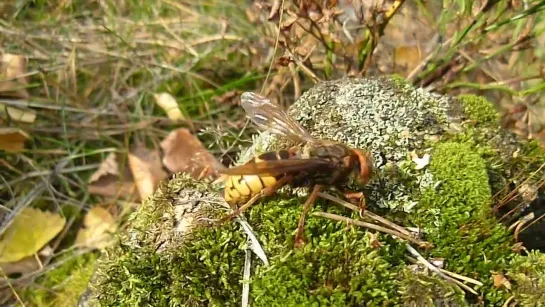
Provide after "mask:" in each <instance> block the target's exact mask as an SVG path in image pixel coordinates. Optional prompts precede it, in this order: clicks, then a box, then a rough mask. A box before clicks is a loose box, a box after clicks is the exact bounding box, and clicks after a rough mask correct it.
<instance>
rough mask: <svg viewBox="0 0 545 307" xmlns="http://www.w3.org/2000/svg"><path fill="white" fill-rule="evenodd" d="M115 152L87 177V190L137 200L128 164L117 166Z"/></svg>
mask: <svg viewBox="0 0 545 307" xmlns="http://www.w3.org/2000/svg"><path fill="white" fill-rule="evenodd" d="M119 163H120V159H119V157H118V155H117V154H115V153H110V154H109V155H108V157H106V159H104V161H103V162H102V163H101V165H100V166H99V168H98V170H97V171H96V172H94V173H93V174H92V175H91V177H90V178H89V185H88V186H87V190H88V191H89V193H91V194H95V195H101V196H105V197H113V198H122V199H127V200H139V197H140V196H139V194H138V191H137V189H136V185H135V183H134V181H133V177H132V173H131V170H130V169H129V167H128V165H124V166H123V168H122V169H120V167H119Z"/></svg>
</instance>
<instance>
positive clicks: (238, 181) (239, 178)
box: [225, 175, 276, 204]
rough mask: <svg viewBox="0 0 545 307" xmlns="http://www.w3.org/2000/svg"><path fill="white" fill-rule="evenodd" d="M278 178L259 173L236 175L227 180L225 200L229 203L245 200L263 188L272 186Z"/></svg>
mask: <svg viewBox="0 0 545 307" xmlns="http://www.w3.org/2000/svg"><path fill="white" fill-rule="evenodd" d="M275 182H276V178H274V177H272V176H259V175H234V176H230V177H229V179H227V181H226V182H225V200H226V201H227V203H229V204H236V203H240V202H245V201H247V200H248V199H249V198H251V197H252V196H254V195H256V194H258V193H259V192H261V190H263V189H265V188H267V187H270V186H272V185H273V184H274V183H275Z"/></svg>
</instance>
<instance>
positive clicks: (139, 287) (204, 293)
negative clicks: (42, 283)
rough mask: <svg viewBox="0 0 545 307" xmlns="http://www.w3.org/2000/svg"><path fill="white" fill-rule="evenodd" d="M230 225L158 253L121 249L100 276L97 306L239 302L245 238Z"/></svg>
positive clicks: (202, 232)
mask: <svg viewBox="0 0 545 307" xmlns="http://www.w3.org/2000/svg"><path fill="white" fill-rule="evenodd" d="M234 228H235V227H234V224H228V225H226V226H224V227H221V228H216V229H210V228H205V227H201V228H199V229H197V230H195V231H194V233H193V234H192V235H191V238H190V239H189V244H184V245H181V246H179V247H178V248H173V249H169V250H167V251H165V252H162V253H158V252H157V250H156V249H155V248H150V247H149V246H144V247H142V248H134V247H132V246H123V245H120V247H119V249H118V250H117V251H115V254H116V257H118V258H117V259H111V260H112V261H111V262H110V263H109V264H110V265H109V266H108V267H109V268H108V271H105V272H101V275H100V282H99V283H98V285H97V286H98V287H99V289H100V293H101V294H100V295H99V296H98V300H99V301H100V304H101V305H102V306H144V305H147V306H149V305H151V306H188V305H189V306H202V305H208V303H211V304H212V305H234V304H235V303H236V302H237V300H238V299H239V294H240V293H241V286H240V283H239V282H238V281H239V279H240V277H241V272H242V265H243V259H244V252H243V250H242V249H241V248H240V245H241V244H242V243H243V242H244V236H243V235H242V233H240V232H236V231H234V230H235V229H234Z"/></svg>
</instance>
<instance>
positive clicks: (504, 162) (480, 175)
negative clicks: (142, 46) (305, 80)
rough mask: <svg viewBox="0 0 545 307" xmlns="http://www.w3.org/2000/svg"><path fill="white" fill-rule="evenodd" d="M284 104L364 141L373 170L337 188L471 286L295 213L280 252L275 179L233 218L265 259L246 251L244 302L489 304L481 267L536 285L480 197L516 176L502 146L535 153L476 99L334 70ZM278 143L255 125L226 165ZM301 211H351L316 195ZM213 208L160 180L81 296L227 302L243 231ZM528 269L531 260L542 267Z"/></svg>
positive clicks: (332, 135) (294, 200) (113, 302)
mask: <svg viewBox="0 0 545 307" xmlns="http://www.w3.org/2000/svg"><path fill="white" fill-rule="evenodd" d="M289 113H290V115H292V116H293V117H294V118H295V119H297V120H298V121H299V122H300V123H301V124H302V125H303V126H304V127H305V128H307V129H308V130H309V131H310V133H311V134H312V135H313V136H315V137H318V138H329V139H333V140H336V141H342V142H345V143H346V144H348V145H350V146H353V147H357V148H362V149H365V150H368V151H369V152H370V153H371V154H372V155H373V158H374V160H375V162H376V164H377V166H378V167H377V173H376V176H375V177H374V179H373V180H372V181H371V182H370V183H369V184H368V185H366V186H365V187H358V186H356V185H355V183H353V184H351V187H350V188H352V189H358V188H359V189H361V190H363V191H364V193H365V195H366V197H367V206H368V208H369V210H371V211H373V212H375V213H378V214H380V215H382V216H384V217H386V218H388V219H389V220H391V221H395V222H396V223H397V224H399V225H402V226H405V227H415V228H418V229H420V230H421V231H422V233H423V234H422V236H423V238H424V239H425V240H427V241H429V242H431V243H433V245H434V247H433V248H431V249H430V250H423V249H420V250H419V252H420V253H421V254H422V255H423V256H424V257H426V258H429V259H431V258H441V259H443V260H442V261H441V263H442V264H443V265H444V268H445V269H446V270H448V271H451V272H455V273H458V274H461V275H465V276H468V277H471V278H474V279H476V280H478V281H479V282H481V283H482V286H475V285H472V284H468V286H470V287H473V288H475V289H476V291H477V293H478V295H474V294H471V293H467V292H464V290H462V288H460V287H459V286H458V285H456V284H454V283H451V282H448V281H446V280H445V279H443V278H441V277H439V276H438V275H436V274H434V273H430V272H429V271H428V270H427V269H425V268H423V267H422V266H420V265H416V264H414V263H412V262H411V261H409V260H408V259H407V257H406V256H409V254H408V253H407V251H406V243H404V242H401V241H399V240H394V239H393V238H392V237H391V236H390V235H387V234H384V233H379V232H375V233H372V232H371V231H368V230H367V229H365V228H361V227H357V226H354V225H351V226H349V225H346V224H344V223H341V222H335V221H332V220H329V219H325V218H321V217H317V216H309V217H308V218H307V222H306V226H305V238H306V241H307V244H306V245H305V247H304V248H302V249H298V250H294V249H293V243H294V236H295V229H296V228H297V220H298V218H299V215H300V213H301V209H302V208H301V204H302V203H303V202H304V195H305V194H306V193H307V192H306V190H305V189H290V188H285V189H282V190H281V191H279V193H277V195H276V196H274V197H270V198H267V199H264V200H262V201H261V202H260V203H259V204H256V205H254V206H253V207H252V208H251V209H250V210H249V211H247V212H246V214H245V216H246V217H247V220H248V222H249V224H250V225H251V226H252V228H253V230H254V233H255V234H256V236H257V238H258V240H259V242H260V243H261V246H262V247H263V249H264V251H265V253H266V254H267V257H268V260H269V262H270V265H269V266H266V265H264V264H263V262H262V261H261V260H259V259H258V258H257V257H255V256H254V257H253V260H252V267H251V268H252V275H251V276H252V280H251V284H250V298H251V304H252V305H253V306H273V305H283V306H292V305H335V306H336V305H339V306H363V305H407V306H426V305H434V304H436V305H443V306H465V305H470V304H475V303H477V302H479V301H480V302H484V303H485V304H486V305H501V304H503V303H504V302H505V301H506V300H507V299H509V297H510V296H511V293H510V292H509V291H508V290H507V289H504V288H496V287H494V283H493V277H492V272H500V273H501V272H506V273H508V272H507V270H508V269H509V270H511V271H512V272H515V273H513V274H515V275H516V276H518V278H519V279H520V280H524V281H525V287H524V288H520V289H519V288H517V286H516V283H515V284H513V288H512V289H511V291H513V292H515V293H517V296H516V297H524V298H527V297H528V295H531V294H532V293H540V292H539V291H543V290H545V289H543V287H544V286H545V285H543V284H535V287H533V288H532V286H528V285H531V284H532V283H531V282H528V281H527V280H526V279H523V278H522V277H520V272H521V271H524V269H520V270H517V269H516V268H513V267H512V266H510V265H511V263H513V264H516V265H517V266H518V267H521V268H522V267H523V265H522V264H527V262H525V259H526V258H524V257H525V256H521V255H519V254H517V252H516V250H515V251H514V250H513V248H512V247H513V246H514V245H515V243H516V242H515V241H514V238H513V235H512V233H511V232H509V230H508V229H507V226H506V225H503V224H501V223H500V222H499V221H498V219H497V218H496V217H495V216H494V213H493V210H492V206H493V205H494V202H493V200H494V199H493V197H492V196H493V195H494V194H495V193H496V192H497V191H500V190H501V189H502V188H503V187H504V186H505V184H506V183H508V182H511V181H512V179H511V177H512V176H514V175H515V174H517V173H518V172H520V171H522V168H521V163H519V162H520V161H522V160H517V159H516V158H513V153H515V152H517V153H519V157H521V159H522V158H523V157H529V156H538V155H541V157H542V158H541V159H542V160H543V159H544V158H543V156H544V155H543V153H542V152H541V151H538V150H539V149H538V148H537V147H536V146H533V145H532V144H531V143H526V142H522V141H520V140H518V139H517V138H516V137H515V136H514V135H512V134H510V133H508V132H506V131H503V130H501V128H500V127H499V125H498V124H497V118H498V116H497V113H496V112H495V110H494V108H493V107H492V105H491V104H489V103H488V102H487V101H486V100H484V99H480V98H478V97H470V96H467V97H461V98H460V99H456V98H449V97H444V96H439V95H433V94H430V93H426V92H425V91H424V90H421V89H414V88H412V87H411V86H410V85H408V84H406V83H404V81H403V80H401V79H398V78H369V79H350V78H345V79H341V80H336V81H329V82H323V83H320V84H317V85H316V86H315V87H314V88H312V89H310V90H309V91H307V92H306V93H305V94H304V95H303V96H302V97H301V98H300V99H299V100H298V101H297V102H296V103H295V104H293V105H292V106H291V108H290V110H289ZM288 145H290V144H288V143H287V141H285V140H282V139H279V138H277V137H275V136H274V135H271V134H269V133H262V134H261V135H260V136H258V137H257V138H256V139H255V142H254V145H253V146H251V147H250V148H249V149H248V150H246V151H245V152H243V153H242V154H241V156H240V159H239V162H240V163H243V162H245V161H247V160H249V159H250V158H251V157H252V156H253V155H254V154H255V153H259V152H263V151H266V150H274V149H276V148H282V147H284V146H288ZM415 154H416V155H417V156H418V157H423V156H424V155H425V154H428V155H429V157H430V161H429V165H424V166H422V165H419V167H418V169H417V167H416V166H417V164H416V163H415V162H413V158H414V156H415ZM526 172H527V173H526V174H529V173H528V172H531V170H526ZM313 210H314V211H327V212H331V213H336V214H339V215H343V216H347V217H351V218H353V219H359V216H358V214H357V213H354V212H351V211H349V210H347V209H344V208H341V207H339V206H335V205H333V204H332V203H329V202H326V201H325V200H323V199H320V200H319V201H318V202H317V203H316V205H315V206H314V208H313ZM226 212H227V211H226V210H225V209H224V207H223V205H222V198H221V189H220V188H219V187H217V186H214V185H212V184H211V183H209V182H195V181H194V180H192V179H191V178H189V176H185V175H178V176H176V177H175V178H173V179H172V180H170V181H169V182H168V183H164V184H162V185H161V186H160V187H159V189H158V191H157V192H156V193H155V194H154V195H153V197H151V198H150V199H148V200H146V201H145V202H144V203H143V204H142V206H141V207H140V208H139V209H138V211H137V212H135V213H134V215H133V218H132V224H131V227H130V229H129V230H128V231H127V232H126V233H124V234H122V235H121V239H120V242H119V244H117V245H116V246H114V247H112V248H111V249H109V250H108V252H107V253H106V254H105V255H104V256H103V257H102V259H101V260H100V261H99V266H98V268H97V274H96V276H95V278H94V279H93V282H92V284H91V286H90V289H92V291H91V292H92V295H91V297H92V301H94V302H95V303H96V302H100V304H101V305H103V306H123V305H127V306H129V305H130V306H134V305H153V306H201V305H202V306H204V305H240V302H241V297H242V283H241V280H242V276H243V268H244V262H245V254H246V253H245V250H246V248H247V246H248V242H247V236H246V234H245V232H244V231H243V230H242V228H241V227H240V225H239V224H238V223H236V222H232V223H228V224H225V225H222V226H213V225H212V224H210V223H209V222H210V220H214V219H217V218H219V217H220V216H223V215H224V214H225V213H226ZM536 259H543V257H541V258H539V257H536ZM521 263H522V264H521ZM532 263H533V264H535V263H536V261H534V262H532ZM537 265H538V266H539V265H541V268H545V263H541V264H539V263H538V264H537ZM536 270H537V271H539V269H536ZM541 270H542V269H541ZM506 276H507V278H509V274H507V275H506ZM517 291H518V292H517Z"/></svg>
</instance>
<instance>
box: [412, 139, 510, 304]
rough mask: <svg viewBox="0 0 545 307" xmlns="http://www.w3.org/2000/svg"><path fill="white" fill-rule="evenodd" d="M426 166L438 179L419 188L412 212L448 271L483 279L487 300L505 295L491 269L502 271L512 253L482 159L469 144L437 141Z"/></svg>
mask: <svg viewBox="0 0 545 307" xmlns="http://www.w3.org/2000/svg"><path fill="white" fill-rule="evenodd" d="M431 156H432V160H431V163H430V170H431V172H432V173H433V175H434V177H435V179H436V180H439V181H440V182H441V184H440V186H439V187H438V188H437V190H433V189H429V190H427V191H426V192H424V193H423V195H422V198H421V199H420V205H419V207H418V208H417V211H416V213H415V214H414V216H413V218H414V220H415V221H417V222H418V224H419V225H420V226H421V227H423V228H424V229H425V231H426V233H427V235H428V238H429V240H430V241H431V242H432V243H434V244H435V247H434V248H433V250H432V251H431V252H430V256H433V257H441V258H444V259H445V261H446V268H447V269H448V270H450V271H453V272H456V273H459V274H462V275H466V276H471V277H473V278H477V279H479V280H481V281H482V282H483V283H484V284H485V285H484V287H483V289H481V291H482V292H483V293H484V297H485V300H486V301H487V302H489V303H497V302H500V301H502V300H504V299H506V294H505V293H503V292H501V290H498V289H496V288H494V287H493V285H492V278H491V273H490V271H493V270H496V271H501V270H502V269H504V268H505V267H506V265H507V264H508V263H509V260H510V259H511V257H512V256H513V253H512V251H511V244H512V239H511V235H510V234H509V233H508V231H507V229H506V228H505V227H504V226H503V225H502V224H500V223H499V222H498V221H497V220H496V219H495V217H494V216H493V214H492V212H491V210H490V205H491V189H490V186H489V183H488V176H487V170H486V164H485V161H484V160H483V159H482V157H481V156H480V155H479V153H477V152H475V151H474V150H473V148H472V147H471V146H469V145H467V144H461V143H455V142H445V143H439V144H437V146H436V147H435V148H434V151H433V153H432V154H431Z"/></svg>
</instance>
